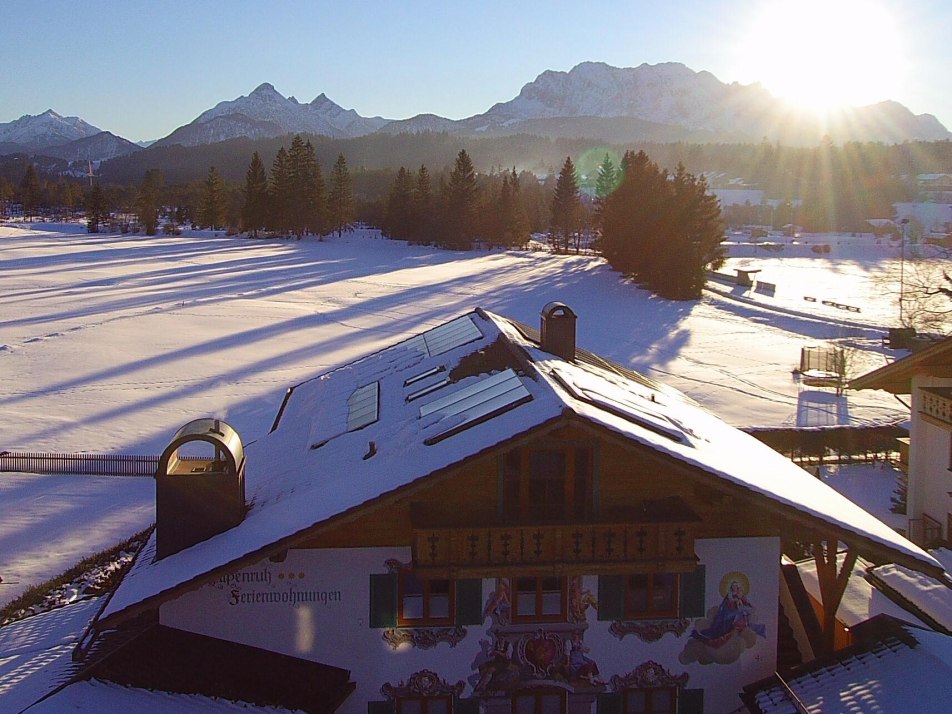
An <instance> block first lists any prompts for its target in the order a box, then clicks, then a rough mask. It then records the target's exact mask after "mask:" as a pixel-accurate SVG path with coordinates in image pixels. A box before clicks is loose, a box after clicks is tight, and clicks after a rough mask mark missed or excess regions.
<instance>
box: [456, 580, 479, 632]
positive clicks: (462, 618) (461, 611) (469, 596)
mask: <svg viewBox="0 0 952 714" xmlns="http://www.w3.org/2000/svg"><path fill="white" fill-rule="evenodd" d="M456 624H457V625H481V624H483V581H482V580H480V579H479V578H467V579H465V580H457V581H456Z"/></svg>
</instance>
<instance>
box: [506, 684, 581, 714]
mask: <svg viewBox="0 0 952 714" xmlns="http://www.w3.org/2000/svg"><path fill="white" fill-rule="evenodd" d="M547 696H548V697H551V696H555V697H558V698H559V710H560V712H561V714H565V712H567V711H568V697H567V696H566V692H565V691H564V690H561V689H555V688H552V687H547V688H544V689H542V688H540V689H520V690H517V691H515V692H513V693H512V696H511V699H510V700H509V711H510V713H511V714H518V712H519V709H518V702H519V700H520V699H528V698H530V697H531V698H532V699H533V700H534V701H533V704H534V706H533V712H534V714H542V708H541V704H542V702H541V701H540V698H541V697H547Z"/></svg>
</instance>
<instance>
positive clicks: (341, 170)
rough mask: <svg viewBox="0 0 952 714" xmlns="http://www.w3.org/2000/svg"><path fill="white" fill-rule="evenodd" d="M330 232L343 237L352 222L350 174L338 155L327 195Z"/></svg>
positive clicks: (345, 161) (352, 205) (343, 160)
mask: <svg viewBox="0 0 952 714" xmlns="http://www.w3.org/2000/svg"><path fill="white" fill-rule="evenodd" d="M328 211H329V213H330V223H331V226H330V227H331V230H334V231H337V237H338V238H340V236H341V235H343V233H344V230H345V229H346V228H348V227H349V226H350V224H351V222H352V221H353V220H354V195H353V190H352V188H351V182H350V172H349V171H348V170H347V160H346V159H345V158H344V155H343V154H338V156H337V161H335V162H334V168H333V169H332V170H331V190H330V193H329V195H328Z"/></svg>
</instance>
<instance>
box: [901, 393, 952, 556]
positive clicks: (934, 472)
mask: <svg viewBox="0 0 952 714" xmlns="http://www.w3.org/2000/svg"><path fill="white" fill-rule="evenodd" d="M912 387H913V389H912V405H911V407H912V426H911V428H910V431H909V437H910V441H909V443H910V449H909V487H908V492H907V494H906V496H907V499H906V500H907V515H908V516H909V518H910V519H914V518H921V517H922V515H923V513H926V514H928V515H930V516H931V517H932V518H935V519H936V520H937V521H939V523H940V524H941V525H942V534H943V536H944V537H946V538H948V537H949V535H950V534H949V533H947V532H946V530H947V529H946V525H947V524H946V514H948V513H949V512H950V511H952V497H950V496H949V492H950V491H952V472H950V471H949V465H950V440H952V436H950V433H949V429H947V428H944V427H941V426H936V425H935V424H931V423H929V422H927V421H926V420H925V419H923V418H922V414H921V412H922V392H921V391H920V390H921V389H922V388H923V387H952V379H940V378H938V377H929V376H925V375H917V376H915V377H913V380H912ZM910 532H911V531H910Z"/></svg>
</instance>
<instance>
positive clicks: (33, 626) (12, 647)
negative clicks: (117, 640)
mask: <svg viewBox="0 0 952 714" xmlns="http://www.w3.org/2000/svg"><path fill="white" fill-rule="evenodd" d="M102 604H103V603H102V598H101V597H96V598H90V599H87V600H80V601H78V602H74V603H70V604H69V605H66V606H64V607H60V608H57V609H55V610H49V611H48V612H44V613H41V614H39V615H33V616H32V617H28V618H25V619H23V620H17V621H16V622H12V623H10V624H8V625H4V626H3V627H0V703H2V705H0V709H2V710H3V711H13V712H18V711H22V710H23V709H26V708H27V707H28V706H30V705H31V704H33V703H34V702H36V701H38V700H40V699H41V698H43V697H45V696H47V695H49V694H50V693H51V692H53V691H54V690H55V689H56V688H57V687H59V686H61V685H63V684H65V683H66V681H67V680H68V679H69V678H70V676H72V675H73V673H74V672H75V671H76V668H77V665H76V663H75V662H73V657H72V654H73V648H74V647H75V646H76V644H77V642H78V641H79V638H80V637H81V636H82V634H83V632H85V630H86V628H87V627H88V626H89V623H90V622H91V621H92V619H93V618H94V617H95V616H96V613H97V612H98V611H99V609H100V608H101V607H102Z"/></svg>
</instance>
